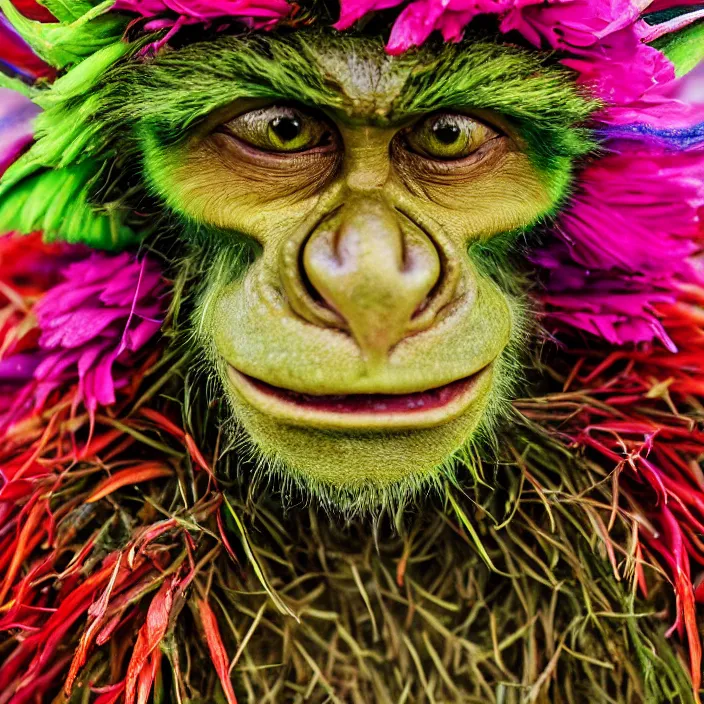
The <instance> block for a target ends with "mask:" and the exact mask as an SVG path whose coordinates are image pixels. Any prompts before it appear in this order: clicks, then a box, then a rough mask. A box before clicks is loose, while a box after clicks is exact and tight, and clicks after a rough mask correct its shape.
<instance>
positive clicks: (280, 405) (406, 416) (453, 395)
mask: <svg viewBox="0 0 704 704" xmlns="http://www.w3.org/2000/svg"><path fill="white" fill-rule="evenodd" d="M490 367H491V365H489V366H487V367H484V369H482V370H481V371H479V372H477V373H475V374H472V375H471V376H468V377H465V378H463V379H458V380H457V381H453V382H450V383H449V384H445V385H444V386H439V387H437V388H433V389H428V390H426V391H417V392H414V393H409V394H345V395H337V394H336V395H312V394H304V393H299V392H296V391H290V390H289V389H282V388H280V387H277V386H272V385H271V384H267V383H266V382H263V381H261V380H259V379H255V378H253V377H251V376H247V375H246V374H243V373H241V372H239V371H237V370H236V369H234V368H233V367H229V372H230V374H229V375H230V379H231V380H232V382H233V384H234V386H235V388H236V389H237V390H238V391H239V392H240V394H241V395H242V396H243V397H244V399H245V400H246V401H247V402H248V403H249V404H250V405H252V406H254V407H255V408H256V409H258V410H260V411H261V412H263V413H266V414H268V415H271V416H274V417H276V418H279V419H280V420H282V421H287V422H289V423H292V424H294V425H305V426H312V427H319V428H328V429H345V428H349V429H354V428H356V429H360V430H363V429H369V430H372V429H411V428H420V427H433V426H436V425H440V424H442V423H446V422H448V421H449V420H452V419H453V418H456V417H458V416H460V415H462V414H463V413H465V412H466V411H467V410H468V408H469V406H471V405H472V402H473V401H474V399H475V398H476V396H477V394H478V391H479V387H480V386H482V385H483V384H482V383H481V382H482V380H483V379H485V378H486V377H487V376H488V374H489V373H490Z"/></svg>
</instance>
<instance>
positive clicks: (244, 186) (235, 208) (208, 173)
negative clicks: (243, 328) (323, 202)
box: [146, 144, 333, 242]
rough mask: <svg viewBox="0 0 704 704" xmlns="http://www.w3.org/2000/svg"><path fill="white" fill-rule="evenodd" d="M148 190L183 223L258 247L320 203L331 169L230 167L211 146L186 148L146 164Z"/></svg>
mask: <svg viewBox="0 0 704 704" xmlns="http://www.w3.org/2000/svg"><path fill="white" fill-rule="evenodd" d="M146 167H147V173H148V176H149V179H150V181H151V184H152V188H153V189H154V190H155V191H156V192H157V194H158V195H159V196H160V197H161V198H163V200H164V201H165V202H166V203H167V205H168V206H169V208H170V209H171V210H173V211H175V212H176V213H178V214H179V215H182V216H185V217H187V218H188V219H189V220H191V221H194V222H197V223H202V224H205V225H210V226H213V227H216V228H220V229H224V230H233V231H238V232H241V233H243V234H246V235H248V236H250V237H253V238H254V239H257V240H259V241H260V242H264V241H266V240H268V239H271V238H272V237H273V238H275V237H276V233H277V232H278V231H285V230H289V231H290V229H291V227H292V226H295V223H296V222H298V221H302V220H303V219H304V218H305V217H306V216H307V215H308V214H309V213H310V212H311V211H312V210H313V209H314V208H315V207H316V205H317V203H318V201H319V199H320V195H319V194H320V190H321V189H320V184H321V183H325V182H327V181H328V180H329V176H328V171H330V170H331V169H332V168H333V166H332V165H331V164H318V167H319V168H318V169H317V170H315V169H314V170H312V172H311V169H310V168H309V167H307V166H306V167H304V166H303V165H301V166H300V167H299V168H296V169H289V170H288V171H287V170H285V169H282V168H281V167H276V166H275V165H270V166H266V165H259V166H255V165H252V164H247V163H240V164H238V165H234V164H232V163H230V161H229V160H228V159H227V158H226V157H224V156H223V154H222V153H220V152H218V151H217V150H215V149H213V146H212V145H211V144H209V145H200V146H198V147H196V148H192V147H189V146H188V145H187V146H185V147H182V148H180V149H174V150H172V151H169V152H168V153H166V154H162V155H161V156H160V157H159V158H154V159H152V160H148V161H147V164H146Z"/></svg>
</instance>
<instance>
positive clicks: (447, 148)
mask: <svg viewBox="0 0 704 704" xmlns="http://www.w3.org/2000/svg"><path fill="white" fill-rule="evenodd" d="M501 136H502V135H501V134H500V133H499V132H497V131H496V130H493V129H492V128H491V127H489V126H488V125H486V124H484V123H483V122H479V121H477V120H475V119H473V118H472V117H470V116H469V115H464V114H462V113H455V112H440V113H435V114H434V115H430V116H429V117H426V118H425V119H423V120H421V121H419V122H416V123H415V124H414V125H412V126H411V127H409V128H407V129H406V130H404V132H403V138H404V140H405V143H406V148H407V149H409V150H410V151H412V152H414V153H416V154H419V155H420V156H425V157H428V158H430V159H442V160H451V159H462V158H464V157H467V156H469V155H470V154H473V153H474V152H476V151H477V150H478V149H479V148H480V147H481V146H483V145H484V144H486V143H487V142H490V141H491V140H493V139H496V138H498V137H501Z"/></svg>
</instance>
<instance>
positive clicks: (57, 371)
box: [0, 253, 165, 425]
mask: <svg viewBox="0 0 704 704" xmlns="http://www.w3.org/2000/svg"><path fill="white" fill-rule="evenodd" d="M62 278H63V282H62V283H60V284H58V285H56V286H54V287H52V288H50V289H49V290H48V291H47V292H46V293H45V294H44V296H43V297H42V298H41V300H40V301H39V303H37V305H36V306H35V307H34V313H35V315H36V318H37V323H38V329H39V340H38V344H37V345H36V347H35V348H34V349H32V350H24V351H18V353H17V354H13V355H10V356H8V357H6V359H4V360H3V361H2V362H0V377H1V378H2V379H4V381H5V383H8V381H12V380H14V382H15V383H19V384H21V383H22V382H26V383H24V384H23V385H22V386H19V387H18V388H17V389H16V392H15V393H14V394H13V403H12V407H11V408H10V409H9V411H8V412H7V413H6V416H5V418H4V424H5V425H7V424H8V423H12V422H15V421H16V420H17V419H18V416H22V415H24V414H25V413H26V412H27V411H30V410H32V409H41V408H42V407H43V406H44V405H45V403H46V402H47V399H48V397H49V396H50V394H52V392H54V391H56V390H58V389H61V388H70V387H74V388H75V393H74V395H73V405H74V408H76V407H77V406H78V404H80V403H83V404H84V405H85V407H86V409H87V410H88V412H89V414H90V416H91V418H92V417H93V416H94V415H95V412H96V410H97V408H98V406H109V405H110V404H112V403H114V402H115V399H116V394H115V392H116V390H118V389H120V388H121V387H123V386H125V385H126V384H127V383H128V381H129V378H130V373H131V371H130V370H131V369H133V368H134V362H135V359H134V358H135V355H136V354H137V353H138V352H139V351H141V350H143V349H144V348H145V347H146V345H147V344H148V343H149V341H150V340H151V339H152V338H153V337H154V335H155V334H156V333H157V331H158V330H159V328H160V326H161V320H162V317H163V310H164V305H165V287H164V285H163V283H162V280H161V276H160V272H159V268H158V266H157V265H156V263H155V262H154V261H152V260H150V259H148V258H143V259H142V260H138V259H137V258H136V257H135V256H134V255H131V254H128V253H123V254H119V255H117V256H110V255H107V254H103V253H93V254H91V255H90V256H89V257H87V258H84V259H81V260H80V261H77V262H74V263H71V264H69V265H68V266H66V267H65V268H64V269H63V271H62ZM6 410H7V409H6Z"/></svg>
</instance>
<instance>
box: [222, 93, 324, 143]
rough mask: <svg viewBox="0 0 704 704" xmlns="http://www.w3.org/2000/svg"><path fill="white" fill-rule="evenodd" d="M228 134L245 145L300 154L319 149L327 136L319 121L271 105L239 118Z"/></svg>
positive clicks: (283, 107)
mask: <svg viewBox="0 0 704 704" xmlns="http://www.w3.org/2000/svg"><path fill="white" fill-rule="evenodd" d="M226 128H227V131H228V132H230V133H231V134H232V135H234V136H235V137H237V138H238V139H241V140H242V141H243V142H246V143H247V144H249V145H251V146H253V147H257V148H258V149H262V150H265V151H270V152H284V153H285V152H302V151H305V150H306V149H312V148H313V147H316V146H318V145H319V144H320V143H321V142H322V141H323V139H324V137H325V135H326V134H328V133H329V129H328V128H327V126H326V125H325V124H324V123H323V122H322V121H321V120H318V119H316V118H315V117H313V116H312V115H308V114H306V113H305V112H303V111H301V110H297V109H296V108H293V107H289V106H280V105H271V106H269V107H266V108H261V109H259V110H252V111H250V112H247V113H244V114H243V115H239V116H238V117H236V118H234V119H233V120H230V122H228V123H227V125H226Z"/></svg>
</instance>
